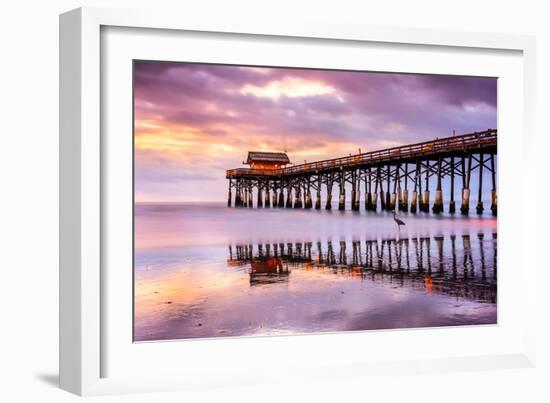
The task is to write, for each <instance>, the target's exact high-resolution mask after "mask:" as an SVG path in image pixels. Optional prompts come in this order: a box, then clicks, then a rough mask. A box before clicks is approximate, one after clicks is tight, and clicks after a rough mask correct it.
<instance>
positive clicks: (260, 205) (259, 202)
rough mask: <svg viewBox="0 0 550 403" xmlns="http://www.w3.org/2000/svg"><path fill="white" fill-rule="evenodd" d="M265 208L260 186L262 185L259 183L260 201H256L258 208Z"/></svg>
mask: <svg viewBox="0 0 550 403" xmlns="http://www.w3.org/2000/svg"><path fill="white" fill-rule="evenodd" d="M262 206H263V201H262V185H260V183H259V182H258V199H257V201H256V207H257V208H262Z"/></svg>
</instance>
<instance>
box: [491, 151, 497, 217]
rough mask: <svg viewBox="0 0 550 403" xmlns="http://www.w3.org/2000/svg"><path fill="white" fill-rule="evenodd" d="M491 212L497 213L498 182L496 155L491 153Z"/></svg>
mask: <svg viewBox="0 0 550 403" xmlns="http://www.w3.org/2000/svg"><path fill="white" fill-rule="evenodd" d="M491 180H492V185H493V187H492V189H491V212H492V213H493V215H495V216H496V215H497V184H496V172H495V156H494V155H493V154H491Z"/></svg>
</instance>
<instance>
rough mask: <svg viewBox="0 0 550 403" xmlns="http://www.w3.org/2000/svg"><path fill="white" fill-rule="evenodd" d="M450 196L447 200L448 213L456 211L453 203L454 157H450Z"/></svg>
mask: <svg viewBox="0 0 550 403" xmlns="http://www.w3.org/2000/svg"><path fill="white" fill-rule="evenodd" d="M450 192H451V197H450V202H449V213H451V214H454V212H455V211H456V205H455V158H454V157H451V189H450Z"/></svg>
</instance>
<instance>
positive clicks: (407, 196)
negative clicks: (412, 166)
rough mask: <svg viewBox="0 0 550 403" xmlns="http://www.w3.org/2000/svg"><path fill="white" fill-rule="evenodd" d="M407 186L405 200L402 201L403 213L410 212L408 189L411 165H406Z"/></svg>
mask: <svg viewBox="0 0 550 403" xmlns="http://www.w3.org/2000/svg"><path fill="white" fill-rule="evenodd" d="M404 178H405V186H404V189H403V196H402V197H403V198H402V199H401V203H400V210H401V211H408V210H409V190H408V189H407V183H408V182H409V164H405V177H404Z"/></svg>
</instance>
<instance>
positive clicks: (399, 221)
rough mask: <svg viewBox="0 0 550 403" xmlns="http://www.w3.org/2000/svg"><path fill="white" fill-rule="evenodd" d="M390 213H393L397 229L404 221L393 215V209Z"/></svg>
mask: <svg viewBox="0 0 550 403" xmlns="http://www.w3.org/2000/svg"><path fill="white" fill-rule="evenodd" d="M392 214H393V221H395V223H396V224H397V231H399V229H400V228H401V226H402V225H405V223H404V222H403V221H401V220H400V219H399V218H397V217H396V216H395V211H394V212H392Z"/></svg>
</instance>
